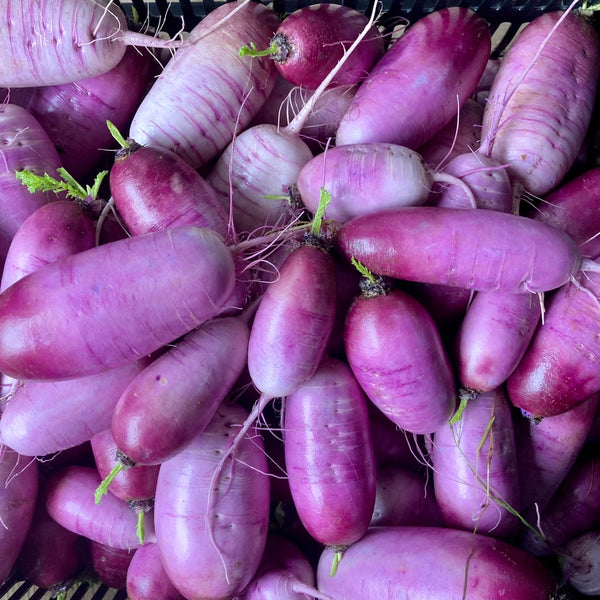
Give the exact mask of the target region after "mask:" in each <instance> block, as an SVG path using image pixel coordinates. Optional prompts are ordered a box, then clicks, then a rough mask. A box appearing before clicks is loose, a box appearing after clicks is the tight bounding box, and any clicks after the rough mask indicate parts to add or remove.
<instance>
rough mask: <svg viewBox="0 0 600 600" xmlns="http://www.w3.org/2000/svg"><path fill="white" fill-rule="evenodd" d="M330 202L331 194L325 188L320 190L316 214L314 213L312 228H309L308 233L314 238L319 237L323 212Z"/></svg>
mask: <svg viewBox="0 0 600 600" xmlns="http://www.w3.org/2000/svg"><path fill="white" fill-rule="evenodd" d="M330 202H331V192H328V191H327V190H326V189H325V188H323V187H322V188H321V193H320V195H319V206H318V207H317V212H316V213H315V216H314V219H313V222H312V226H311V228H310V232H311V233H312V234H313V235H314V236H319V235H320V234H321V226H322V225H323V215H324V214H325V210H326V209H327V207H328V206H329V203H330Z"/></svg>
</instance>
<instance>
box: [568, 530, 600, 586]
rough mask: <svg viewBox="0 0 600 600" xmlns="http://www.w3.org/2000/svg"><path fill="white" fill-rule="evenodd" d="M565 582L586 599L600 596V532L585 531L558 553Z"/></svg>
mask: <svg viewBox="0 0 600 600" xmlns="http://www.w3.org/2000/svg"><path fill="white" fill-rule="evenodd" d="M558 555H559V564H560V570H561V572H562V575H563V577H564V579H565V580H567V581H568V582H569V584H571V586H572V587H573V588H575V589H576V590H577V591H578V592H581V593H582V594H584V595H585V596H586V597H587V596H592V597H597V596H598V594H600V531H599V530H598V529H594V530H592V531H586V532H585V533H582V534H581V535H579V536H577V537H576V538H574V539H572V540H571V541H570V542H568V543H567V544H565V545H564V546H563V547H562V548H560V550H559V551H558Z"/></svg>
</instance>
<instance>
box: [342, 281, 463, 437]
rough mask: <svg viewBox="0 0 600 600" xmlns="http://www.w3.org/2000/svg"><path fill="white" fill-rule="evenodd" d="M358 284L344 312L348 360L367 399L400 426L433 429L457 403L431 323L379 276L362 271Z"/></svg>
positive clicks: (449, 371)
mask: <svg viewBox="0 0 600 600" xmlns="http://www.w3.org/2000/svg"><path fill="white" fill-rule="evenodd" d="M361 289H362V293H361V295H360V296H359V297H358V298H357V299H356V300H355V301H354V303H353V304H352V306H351V307H350V309H349V310H348V313H347V316H346V326H345V331H344V342H345V349H346V356H347V359H348V363H349V365H350V367H351V369H352V371H353V373H354V375H355V376H356V379H357V380H358V382H359V384H360V386H361V387H362V389H363V390H364V391H365V393H366V394H367V396H368V398H369V399H370V400H371V401H372V402H373V404H375V406H377V408H379V410H380V411H382V412H383V413H384V414H385V416H386V417H388V418H389V419H390V420H391V421H393V422H394V423H395V424H396V425H397V426H398V427H400V428H402V429H404V430H405V431H407V432H411V433H417V434H421V433H433V432H434V431H435V430H436V429H438V428H440V427H441V426H442V425H443V424H444V423H446V422H447V421H448V419H449V418H450V417H451V416H452V413H453V412H454V408H455V402H456V392H455V382H454V375H453V373H452V368H451V365H450V360H449V359H448V356H447V354H446V351H445V349H444V347H443V345H442V341H441V338H440V335H439V333H438V330H437V328H436V326H435V323H434V322H433V319H432V318H431V317H430V316H429V314H428V313H427V311H426V310H425V308H423V306H422V305H421V304H419V302H417V301H416V300H415V299H414V298H412V296H410V295H409V294H406V293H405V292H402V291H401V290H397V289H390V287H389V285H388V284H387V283H386V282H384V281H382V280H381V278H377V277H373V276H370V275H366V276H365V277H364V278H363V281H362V282H361ZM399 339H401V340H402V344H398V343H397V340H399Z"/></svg>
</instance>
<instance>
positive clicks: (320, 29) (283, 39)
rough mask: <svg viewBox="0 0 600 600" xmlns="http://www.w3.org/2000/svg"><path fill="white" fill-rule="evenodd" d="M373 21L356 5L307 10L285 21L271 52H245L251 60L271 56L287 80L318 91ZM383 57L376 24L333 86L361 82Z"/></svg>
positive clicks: (271, 47)
mask: <svg viewBox="0 0 600 600" xmlns="http://www.w3.org/2000/svg"><path fill="white" fill-rule="evenodd" d="M368 20H369V19H368V17H367V16H366V15H364V14H363V13H362V12H360V11H358V10H356V9H355V8H352V7H350V6H344V5H340V4H335V3H329V2H323V3H320V4H313V5H310V6H303V7H300V8H298V9H297V10H295V11H293V12H292V13H290V14H289V15H287V16H286V17H285V18H284V19H283V21H282V22H281V24H280V25H279V27H278V28H277V31H275V34H274V35H273V37H272V38H271V42H270V45H269V48H268V49H266V50H257V49H256V48H249V47H246V48H244V49H243V51H244V53H245V54H248V55H249V56H270V57H271V59H272V60H273V61H274V62H275V66H276V67H277V70H278V71H279V73H280V74H281V75H282V76H283V77H284V78H285V79H286V80H287V81H289V82H290V83H293V84H294V85H298V86H301V87H303V88H306V89H309V90H314V89H316V88H317V87H319V85H320V84H321V82H322V81H323V79H325V77H327V74H328V73H329V72H330V71H331V69H333V67H334V66H335V65H336V64H337V62H338V61H339V60H341V59H342V58H343V56H344V52H345V49H346V48H347V47H348V46H350V44H352V42H354V40H355V39H356V38H357V36H358V35H360V33H361V31H363V29H364V28H365V27H366V26H367V24H368ZM383 53H384V39H383V36H382V35H381V33H380V32H379V30H378V29H377V27H375V25H371V26H370V28H369V30H368V32H367V34H366V36H365V37H364V39H363V40H362V41H361V43H360V44H359V45H358V46H357V47H356V50H355V51H354V52H353V53H352V56H351V57H350V58H349V59H348V60H347V61H346V62H345V63H344V67H343V69H341V70H340V71H339V72H338V73H337V75H336V76H335V77H334V78H333V79H332V81H331V84H330V85H331V86H332V87H336V86H342V85H354V84H357V83H360V82H361V81H362V80H363V79H364V78H365V77H366V76H367V74H368V72H369V71H370V69H371V68H372V67H373V65H374V64H375V63H376V62H377V61H378V60H379V59H380V58H381V57H382V56H383Z"/></svg>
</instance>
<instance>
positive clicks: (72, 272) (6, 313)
mask: <svg viewBox="0 0 600 600" xmlns="http://www.w3.org/2000/svg"><path fill="white" fill-rule="evenodd" d="M157 272H160V275H161V276H160V277H158V278H157V277H156V276H155V275H156V273H157ZM234 279H235V268H234V261H233V257H232V254H231V251H230V250H229V248H227V246H225V244H224V243H223V241H222V238H220V237H219V236H218V234H217V233H215V232H213V231H212V230H210V229H206V228H196V227H190V226H187V227H178V228H174V229H168V230H163V231H158V232H154V233H149V234H146V235H144V236H136V237H132V238H127V239H124V240H119V241H115V242H111V243H109V244H104V245H103V246H98V247H96V248H92V249H90V250H86V251H84V252H80V253H78V254H75V255H73V256H69V257H66V258H63V259H60V260H58V261H56V262H54V263H52V264H51V265H46V266H45V267H43V268H41V269H38V270H37V271H35V272H34V273H31V274H30V275H29V276H27V277H25V278H23V279H21V280H19V281H18V282H16V283H15V284H14V285H12V286H11V287H10V288H9V289H7V290H5V292H3V294H1V295H0V307H1V308H0V311H1V312H2V317H1V318H0V354H1V355H2V359H1V360H0V371H2V372H4V373H6V374H7V375H10V376H12V377H16V378H23V379H60V378H70V377H71V378H72V377H78V376H82V375H85V374H93V373H98V372H100V371H102V370H105V369H108V368H111V367H117V366H119V365H124V364H127V363H128V362H131V361H133V360H135V359H137V358H139V357H141V356H145V355H147V354H150V353H151V352H154V351H156V350H158V349H159V348H161V347H162V346H164V345H165V344H167V343H169V342H172V341H173V340H175V339H177V338H178V337H180V336H181V335H184V334H185V333H187V332H189V331H191V330H192V329H194V328H195V327H197V326H198V325H200V324H201V323H203V322H204V321H206V320H208V319H210V318H212V317H214V316H215V315H216V314H217V313H218V312H219V311H220V310H221V308H222V307H223V306H224V305H225V303H226V302H227V300H228V299H229V296H230V295H231V293H232V291H233V288H234ZM40 290H43V291H42V292H40ZM142 302H143V304H142ZM65 323H68V324H69V327H65ZM98 331H102V335H101V336H98V335H97V332H98ZM32 340H35V343H33V342H32Z"/></svg>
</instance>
